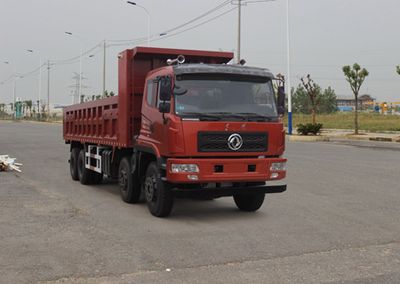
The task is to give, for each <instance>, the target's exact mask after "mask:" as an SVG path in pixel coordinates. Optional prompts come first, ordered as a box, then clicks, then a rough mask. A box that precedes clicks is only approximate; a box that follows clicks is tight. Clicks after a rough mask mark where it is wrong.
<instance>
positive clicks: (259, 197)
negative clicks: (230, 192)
mask: <svg viewBox="0 0 400 284" xmlns="http://www.w3.org/2000/svg"><path fill="white" fill-rule="evenodd" d="M264 199H265V193H252V194H236V195H234V196H233V200H235V203H236V206H237V207H238V208H239V209H240V210H242V211H247V212H254V211H257V210H258V209H260V207H261V206H262V205H263V203H264Z"/></svg>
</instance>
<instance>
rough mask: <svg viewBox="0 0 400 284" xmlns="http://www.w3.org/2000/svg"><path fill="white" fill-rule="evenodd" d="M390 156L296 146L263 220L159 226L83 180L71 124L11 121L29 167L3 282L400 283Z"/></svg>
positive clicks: (230, 218) (9, 213) (185, 216)
mask: <svg viewBox="0 0 400 284" xmlns="http://www.w3.org/2000/svg"><path fill="white" fill-rule="evenodd" d="M375 143H376V142H375ZM368 145H369V146H368ZM374 145H375V146H374ZM379 145H385V147H376V144H367V145H366V146H365V145H363V147H358V146H357V145H356V146H357V147H355V146H352V145H341V144H340V143H299V142H297V143H289V144H288V145H287V155H286V156H287V157H288V159H289V172H288V178H287V183H288V185H289V187H288V191H287V192H286V193H283V194H275V195H269V196H268V197H267V200H266V203H264V206H263V207H262V209H261V210H260V211H259V212H257V213H244V212H240V211H238V210H237V209H236V207H235V205H234V203H233V201H232V199H231V198H222V199H218V200H214V201H191V200H178V202H176V204H175V208H174V211H173V213H172V216H171V217H170V218H168V219H158V218H155V217H152V216H151V215H150V213H149V212H148V210H147V208H146V206H145V205H144V204H140V205H128V204H125V203H123V202H122V201H121V199H120V197H119V194H118V188H117V186H116V185H115V184H111V183H105V184H102V185H99V186H82V185H80V183H78V182H74V181H72V180H71V178H70V176H69V168H68V163H67V159H68V146H67V145H64V143H63V141H62V135H61V126H60V125H51V124H36V123H10V122H0V154H9V155H11V156H15V157H17V158H18V160H19V162H22V163H23V164H24V166H23V173H22V174H14V173H4V172H3V173H0V283H32V282H33V283H36V282H45V283H188V282H190V283H246V282H247V283H400V184H399V181H400V178H399V176H400V175H399V173H400V170H399V165H400V152H399V149H398V148H396V147H392V146H390V145H389V144H379Z"/></svg>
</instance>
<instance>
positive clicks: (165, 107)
mask: <svg viewBox="0 0 400 284" xmlns="http://www.w3.org/2000/svg"><path fill="white" fill-rule="evenodd" d="M158 110H159V111H160V112H161V113H169V112H170V111H171V104H170V102H165V101H164V102H160V104H159V105H158Z"/></svg>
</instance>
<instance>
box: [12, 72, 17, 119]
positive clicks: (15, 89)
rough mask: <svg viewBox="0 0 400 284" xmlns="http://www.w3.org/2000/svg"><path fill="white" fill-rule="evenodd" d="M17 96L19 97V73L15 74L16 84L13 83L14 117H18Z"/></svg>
mask: <svg viewBox="0 0 400 284" xmlns="http://www.w3.org/2000/svg"><path fill="white" fill-rule="evenodd" d="M15 72H17V71H15ZM16 98H17V73H15V74H14V84H13V119H16V118H17V108H16V107H15V104H16Z"/></svg>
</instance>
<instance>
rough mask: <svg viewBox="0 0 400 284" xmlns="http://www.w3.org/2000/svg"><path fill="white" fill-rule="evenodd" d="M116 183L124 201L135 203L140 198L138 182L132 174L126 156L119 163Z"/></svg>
mask: <svg viewBox="0 0 400 284" xmlns="http://www.w3.org/2000/svg"><path fill="white" fill-rule="evenodd" d="M118 184H119V191H120V193H121V198H122V200H123V201H125V202H126V203H137V202H139V199H140V183H139V180H138V179H137V178H135V176H134V174H132V167H131V164H130V162H129V159H128V158H126V157H125V158H123V159H122V160H121V162H120V163H119V170H118Z"/></svg>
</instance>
